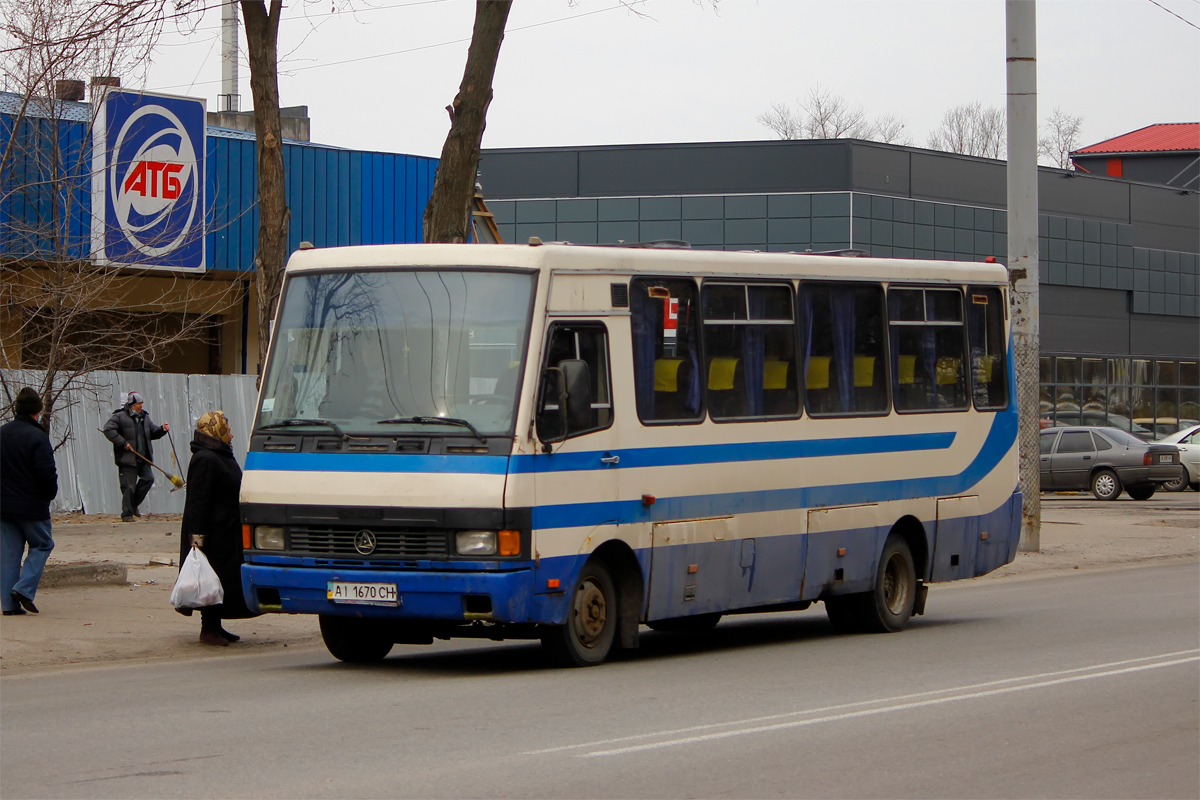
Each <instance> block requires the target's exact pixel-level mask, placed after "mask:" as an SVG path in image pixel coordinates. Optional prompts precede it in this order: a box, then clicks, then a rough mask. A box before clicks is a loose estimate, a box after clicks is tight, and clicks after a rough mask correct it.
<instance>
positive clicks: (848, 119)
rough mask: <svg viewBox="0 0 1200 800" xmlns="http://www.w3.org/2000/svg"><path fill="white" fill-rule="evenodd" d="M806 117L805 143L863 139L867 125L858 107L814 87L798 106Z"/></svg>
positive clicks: (837, 95) (838, 95) (863, 114)
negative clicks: (808, 141)
mask: <svg viewBox="0 0 1200 800" xmlns="http://www.w3.org/2000/svg"><path fill="white" fill-rule="evenodd" d="M800 105H801V106H802V107H803V108H804V111H805V112H806V113H807V114H808V118H807V119H805V121H804V133H805V136H806V138H809V139H865V138H866V137H867V135H868V134H869V133H870V131H871V123H870V122H868V121H867V114H866V112H865V111H863V107H862V106H860V105H851V104H850V103H849V101H847V100H846V98H844V97H842V96H841V95H840V94H834V93H833V92H832V91H830V90H829V89H824V88H822V87H821V86H820V84H817V85H815V86H813V87H812V88H810V89H809V90H808V98H807V99H806V100H804V101H802V102H801V104H800Z"/></svg>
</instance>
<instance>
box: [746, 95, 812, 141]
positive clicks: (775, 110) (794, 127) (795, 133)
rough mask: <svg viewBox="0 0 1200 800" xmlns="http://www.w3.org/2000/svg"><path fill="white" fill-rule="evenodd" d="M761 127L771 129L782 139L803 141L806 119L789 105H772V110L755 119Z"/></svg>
mask: <svg viewBox="0 0 1200 800" xmlns="http://www.w3.org/2000/svg"><path fill="white" fill-rule="evenodd" d="M755 119H756V120H757V121H758V123H759V124H760V125H763V126H765V127H768V128H770V129H771V130H772V131H774V132H775V135H776V136H778V137H779V138H780V139H803V138H805V136H804V117H803V115H801V114H800V113H798V112H796V111H793V110H792V109H791V108H789V107H788V104H787V103H772V104H771V110H770V111H766V112H763V113H762V114H759V115H758V116H757V117H756V118H755Z"/></svg>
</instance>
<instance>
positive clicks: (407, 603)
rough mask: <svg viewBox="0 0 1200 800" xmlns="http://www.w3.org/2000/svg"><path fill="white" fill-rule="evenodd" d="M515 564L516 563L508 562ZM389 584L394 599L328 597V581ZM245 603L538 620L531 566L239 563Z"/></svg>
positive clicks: (365, 613)
mask: <svg viewBox="0 0 1200 800" xmlns="http://www.w3.org/2000/svg"><path fill="white" fill-rule="evenodd" d="M513 566H514V567H517V565H515V564H514V565H513ZM335 582H336V583H367V584H393V585H395V587H396V594H397V598H396V604H395V605H363V604H358V603H342V602H334V601H333V600H331V599H329V584H330V583H335ZM242 591H243V592H244V594H245V597H246V606H247V607H248V608H249V609H250V611H252V612H255V613H282V614H333V615H339V616H356V617H377V618H390V619H413V620H442V621H459V622H462V621H465V620H491V621H494V622H539V621H542V620H539V619H537V617H540V616H543V614H539V613H537V611H538V607H540V606H542V605H543V603H541V602H538V600H540V599H541V597H540V596H539V597H536V598H535V595H534V593H533V570H532V568H531V567H519V568H516V569H511V570H505V571H488V572H480V571H437V570H421V571H404V570H381V569H366V570H364V569H344V570H343V569H337V568H334V567H301V566H273V565H267V564H253V563H249V564H243V565H242ZM484 598H487V601H486V602H485V601H484Z"/></svg>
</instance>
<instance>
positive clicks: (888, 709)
mask: <svg viewBox="0 0 1200 800" xmlns="http://www.w3.org/2000/svg"><path fill="white" fill-rule="evenodd" d="M1198 661H1200V656H1191V657H1190V658H1180V659H1176V660H1174V661H1160V662H1157V663H1154V664H1142V665H1141V666H1136V667H1124V668H1122V669H1115V670H1109V671H1107V672H1093V673H1089V674H1087V675H1074V676H1072V677H1069V678H1056V679H1055V680H1050V681H1041V682H1039V683H1027V684H1023V685H1021V686H1007V687H1005V688H1003V689H989V690H987V691H983V692H971V693H968V694H960V695H954V696H952V697H938V698H933V699H930V700H919V701H917V702H915V703H900V704H899V705H892V706H884V707H882V708H871V709H865V710H863V711H850V712H847V713H845V714H833V715H831V716H827V717H817V718H815V719H805V720H797V721H795V722H782V723H778V724H776V725H760V726H758V727H754V728H742V729H740V730H733V731H724V732H722V733H709V734H705V735H703V736H687V737H684V738H681V739H670V740H667V741H663V742H652V743H651V744H639V745H633V746H631V747H619V748H617V749H615V750H596V751H594V752H591V753H580V754H579V755H578V756H577V758H598V757H600V756H618V755H624V754H626V753H637V752H641V751H643V750H658V749H661V748H664V747H678V746H679V745H684V744H695V743H697V742H707V741H712V740H714V739H727V738H729V737H731V736H746V735H748V734H752V733H767V732H769V731H781V730H787V729H789V728H801V727H804V726H806V725H816V724H819V723H822V722H840V721H842V720H847V719H856V718H858V717H869V716H874V715H876V714H890V713H892V712H893V711H909V710H911V709H914V708H923V707H926V706H936V705H942V704H943V703H954V702H957V701H959V700H976V699H979V698H981V697H994V696H996V695H1001V694H1010V693H1012V692H1023V691H1026V690H1028V689H1043V688H1045V687H1047V686H1059V685H1062V684H1064V683H1075V682H1077V681H1089V680H1092V679H1093V678H1108V677H1111V676H1113V675H1126V674H1129V673H1133V672H1143V671H1145V670H1148V669H1159V668H1161V667H1172V666H1176V665H1178V664H1191V663H1195V662H1198Z"/></svg>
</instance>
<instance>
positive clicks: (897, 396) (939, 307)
mask: <svg viewBox="0 0 1200 800" xmlns="http://www.w3.org/2000/svg"><path fill="white" fill-rule="evenodd" d="M888 318H889V323H890V325H889V327H890V328H891V340H892V341H891V344H892V376H893V377H892V394H893V396H894V402H895V405H896V410H897V411H962V410H964V409H966V408H967V406H968V404H969V400H968V398H967V366H966V364H965V362H964V359H963V315H962V293H961V292H960V291H958V290H957V289H904V288H897V287H892V288H891V289H889V290H888Z"/></svg>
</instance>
